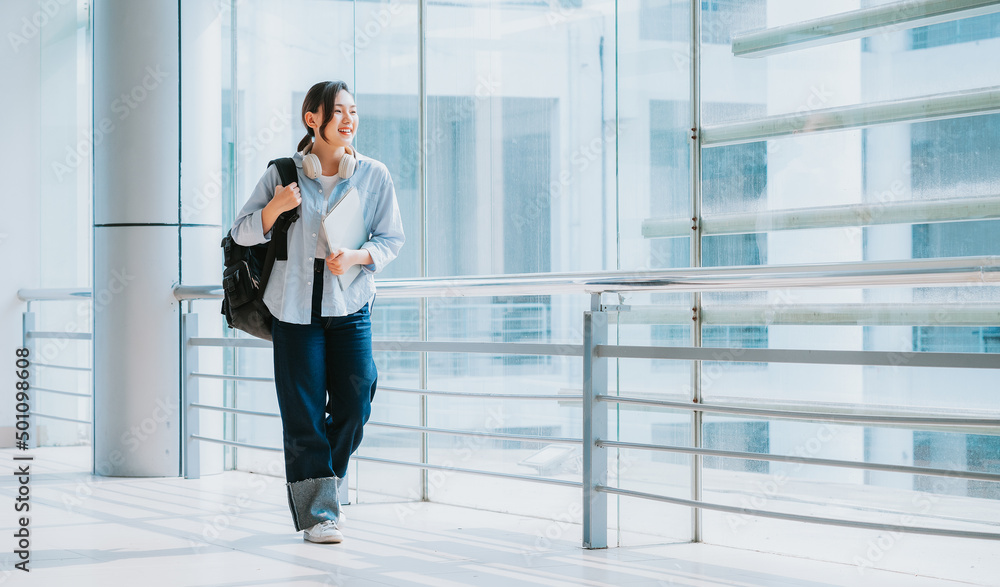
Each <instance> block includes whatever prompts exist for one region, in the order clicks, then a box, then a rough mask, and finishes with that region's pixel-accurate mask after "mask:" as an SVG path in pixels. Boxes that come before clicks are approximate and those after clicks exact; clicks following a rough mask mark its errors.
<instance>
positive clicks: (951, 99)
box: [701, 87, 1000, 147]
mask: <svg viewBox="0 0 1000 587" xmlns="http://www.w3.org/2000/svg"><path fill="white" fill-rule="evenodd" d="M997 111H1000V87H990V88H982V89H977V90H963V91H960V92H949V93H944V94H933V95H930V96H920V97H917V98H908V99H902V100H888V101H885V102H873V103H868V104H857V105H851V106H838V107H835V108H824V109H820V110H810V111H806V112H792V113H789V114H778V115H775V116H768V117H765V118H759V119H756V120H748V121H746V122H734V123H728V124H720V125H715V126H706V127H704V128H702V130H701V144H702V145H703V146H705V147H721V146H726V145H738V144H741V143H752V142H757V141H763V140H767V139H776V138H779V137H785V136H792V135H800V134H804V133H819V132H832V131H841V130H847V129H855V128H865V127H869V126H876V125H882V124H896V123H901V122H922V121H927V120H940V119H944V118H958V117H963V116H976V115H979V114H989V113H992V112H997Z"/></svg>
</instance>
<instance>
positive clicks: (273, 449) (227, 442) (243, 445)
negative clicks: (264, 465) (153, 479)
mask: <svg viewBox="0 0 1000 587" xmlns="http://www.w3.org/2000/svg"><path fill="white" fill-rule="evenodd" d="M191 438H194V439H196V440H203V441H205V442H212V443H215V444H224V445H226V446H237V447H239V448H252V449H256V450H269V451H271V452H282V450H284V449H282V448H276V447H273V446H260V445H257V444H249V443H246V442H235V441H232V440H222V439H221V438H209V437H207V436H200V435H198V434H192V435H191Z"/></svg>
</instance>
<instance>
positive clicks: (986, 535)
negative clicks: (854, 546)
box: [596, 485, 1000, 540]
mask: <svg viewBox="0 0 1000 587" xmlns="http://www.w3.org/2000/svg"><path fill="white" fill-rule="evenodd" d="M596 490H597V491H601V492H604V493H609V494H613V495H622V496H625V497H638V498H640V499H648V500H652V501H661V502H664V503H671V504H674V505H681V506H688V507H694V508H701V509H706V510H714V511H717V512H726V513H730V514H737V515H748V516H759V517H763V518H776V519H779V520H790V521H794V522H810V523H814V524H825V525H828V526H841V527H845V528H860V529H863V530H881V531H888V532H908V533H912V534H930V535H934V536H948V537H951V538H978V539H982V540H1000V533H991V532H972V531H969V530H947V529H944V528H927V527H922V526H901V525H898V524H879V523H876V522H859V521H853V520H842V519H839V518H821V517H818V516H803V515H799V514H785V513H781V512H771V511H767V510H757V509H751V508H744V507H739V506H730V505H722V504H718V503H709V502H705V501H697V500H693V499H683V498H679V497H667V496H665V495H654V494H652V493H643V492H641V491H631V490H628V489H618V488H617V487H608V486H606V485H598V486H597V487H596Z"/></svg>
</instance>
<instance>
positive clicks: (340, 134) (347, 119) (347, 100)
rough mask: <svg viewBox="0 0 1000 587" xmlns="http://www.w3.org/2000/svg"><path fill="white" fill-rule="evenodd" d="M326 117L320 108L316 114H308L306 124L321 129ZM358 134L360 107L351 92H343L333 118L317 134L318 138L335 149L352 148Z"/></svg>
mask: <svg viewBox="0 0 1000 587" xmlns="http://www.w3.org/2000/svg"><path fill="white" fill-rule="evenodd" d="M324 117H325V114H324V112H323V107H322V106H320V107H319V108H317V110H316V112H308V113H306V117H305V118H306V124H308V125H309V126H310V127H312V128H314V129H319V128H320V126H321V125H322V124H323V120H324ZM357 132H358V107H357V105H356V104H355V103H354V97H353V96H351V94H350V92H348V91H346V90H341V91H340V92H338V93H337V97H336V99H335V100H334V105H333V116H332V117H331V118H330V120H329V121H328V122H327V123H326V125H325V126H323V127H322V129H321V130H320V131H319V132H316V136H317V137H319V138H320V140H322V141H324V142H325V143H327V144H329V145H330V146H332V147H334V148H337V147H350V146H351V143H352V142H353V141H354V135H355V134H357Z"/></svg>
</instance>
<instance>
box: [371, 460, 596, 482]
mask: <svg viewBox="0 0 1000 587" xmlns="http://www.w3.org/2000/svg"><path fill="white" fill-rule="evenodd" d="M351 458H353V459H357V460H359V461H368V462H372V463H383V464H386V465H401V466H404V467H413V468H415V469H432V470H438V471H454V472H455V473H467V474H469V475H485V476H487V477H502V478H505V479H518V480H521V481H533V482H535V483H547V484H549V485H562V486H565V487H575V488H577V489H579V488H582V487H583V483H580V482H579V481H564V480H562V479H551V478H548V477H532V476H530V475H515V474H514V473H494V472H493V471H480V470H479V469H463V468H461V467H447V466H444V465H431V464H429V463H412V462H409V461H397V460H394V459H382V458H379V457H366V456H360V455H357V454H356V455H354V456H352V457H351Z"/></svg>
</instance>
